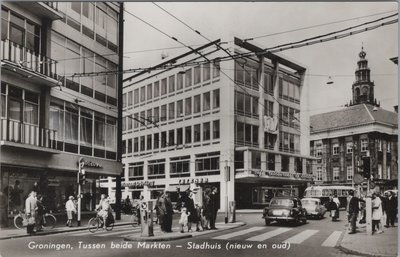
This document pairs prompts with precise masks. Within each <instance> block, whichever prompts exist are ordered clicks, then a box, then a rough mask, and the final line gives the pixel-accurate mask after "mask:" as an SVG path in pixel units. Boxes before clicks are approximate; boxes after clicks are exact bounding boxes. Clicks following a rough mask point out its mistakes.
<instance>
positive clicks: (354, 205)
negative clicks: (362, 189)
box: [349, 190, 365, 234]
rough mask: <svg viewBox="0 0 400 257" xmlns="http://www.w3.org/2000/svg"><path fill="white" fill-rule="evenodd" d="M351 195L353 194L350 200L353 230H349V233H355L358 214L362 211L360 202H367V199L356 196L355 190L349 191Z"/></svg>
mask: <svg viewBox="0 0 400 257" xmlns="http://www.w3.org/2000/svg"><path fill="white" fill-rule="evenodd" d="M349 195H350V196H351V199H350V202H349V217H350V225H351V231H350V232H349V234H355V233H356V223H357V215H358V212H359V211H360V207H359V206H360V202H365V201H364V200H361V199H360V198H358V197H356V196H354V191H353V190H351V191H349Z"/></svg>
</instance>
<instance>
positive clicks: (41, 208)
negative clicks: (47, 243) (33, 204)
mask: <svg viewBox="0 0 400 257" xmlns="http://www.w3.org/2000/svg"><path fill="white" fill-rule="evenodd" d="M36 200H37V220H36V231H37V232H39V231H42V230H43V223H44V222H43V221H44V220H43V216H44V214H45V211H44V205H43V196H42V195H38V196H37V199H36Z"/></svg>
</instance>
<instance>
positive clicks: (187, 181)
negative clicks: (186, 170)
mask: <svg viewBox="0 0 400 257" xmlns="http://www.w3.org/2000/svg"><path fill="white" fill-rule="evenodd" d="M192 183H195V184H202V183H208V178H184V179H180V180H179V185H187V184H192Z"/></svg>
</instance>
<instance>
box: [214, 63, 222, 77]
mask: <svg viewBox="0 0 400 257" xmlns="http://www.w3.org/2000/svg"><path fill="white" fill-rule="evenodd" d="M219 71H220V61H215V62H214V64H213V78H218V77H219Z"/></svg>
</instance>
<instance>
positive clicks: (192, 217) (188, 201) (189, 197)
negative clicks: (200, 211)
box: [184, 190, 200, 232]
mask: <svg viewBox="0 0 400 257" xmlns="http://www.w3.org/2000/svg"><path fill="white" fill-rule="evenodd" d="M193 198H194V194H193V192H192V191H190V190H189V191H187V194H186V197H185V199H184V202H185V206H186V208H187V210H188V212H189V213H190V214H189V217H188V232H192V223H194V224H196V231H197V232H198V231H200V228H199V217H198V215H197V211H196V208H195V205H194V199H193Z"/></svg>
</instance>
